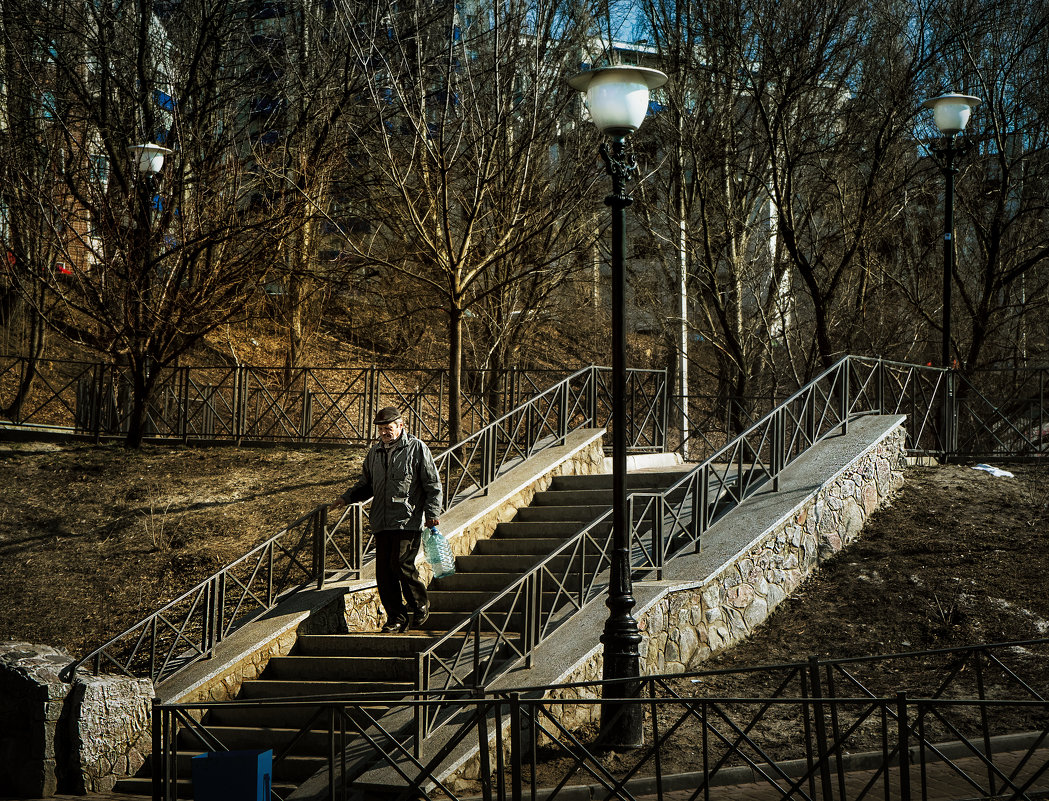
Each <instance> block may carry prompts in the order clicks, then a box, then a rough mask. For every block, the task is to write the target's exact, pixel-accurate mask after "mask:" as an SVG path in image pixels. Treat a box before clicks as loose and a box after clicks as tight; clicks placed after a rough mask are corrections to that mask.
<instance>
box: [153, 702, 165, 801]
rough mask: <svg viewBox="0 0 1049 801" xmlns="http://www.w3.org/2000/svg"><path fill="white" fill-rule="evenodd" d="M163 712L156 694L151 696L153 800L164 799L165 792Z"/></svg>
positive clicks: (160, 800)
mask: <svg viewBox="0 0 1049 801" xmlns="http://www.w3.org/2000/svg"><path fill="white" fill-rule="evenodd" d="M163 714H164V713H163V712H161V710H160V699H159V698H157V697H156V696H154V697H153V708H152V710H151V714H150V723H151V724H152V728H153V753H152V755H151V756H150V762H151V763H152V767H153V771H152V776H153V781H152V787H153V801H165V799H166V798H167V794H166V792H165V790H166V788H165V786H164V779H165V774H166V772H167V771H166V770H165V768H166V760H165V757H164V739H163V735H164V724H163V720H162V718H163Z"/></svg>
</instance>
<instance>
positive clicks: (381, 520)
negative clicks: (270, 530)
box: [331, 406, 442, 632]
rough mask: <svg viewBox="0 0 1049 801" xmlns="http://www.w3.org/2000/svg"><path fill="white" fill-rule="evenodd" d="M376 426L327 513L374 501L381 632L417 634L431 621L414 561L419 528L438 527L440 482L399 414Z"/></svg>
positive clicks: (387, 412) (390, 410) (390, 412)
mask: <svg viewBox="0 0 1049 801" xmlns="http://www.w3.org/2000/svg"><path fill="white" fill-rule="evenodd" d="M375 425H376V427H377V428H378V430H379V441H378V442H376V443H375V444H374V445H372V447H371V449H370V450H369V451H368V455H367V456H365V457H364V466H363V468H362V472H361V477H360V479H358V481H357V483H356V484H354V485H353V486H352V487H350V489H348V490H346V492H344V493H343V494H342V495H340V496H339V498H338V499H337V500H336V501H335V502H334V503H332V504H331V508H333V509H337V508H339V507H341V506H344V505H345V504H348V503H356V502H357V501H364V500H367V499H368V498H371V499H372V507H371V515H370V518H369V520H370V521H371V530H372V536H373V537H374V538H375V581H376V584H377V585H378V588H379V601H380V602H381V603H382V607H383V610H384V611H385V612H386V624H385V625H384V626H383V627H382V630H383V631H385V632H400V631H407V630H408V629H409V628H418V627H419V626H421V625H422V624H423V623H425V622H426V619H427V618H428V617H429V615H430V608H429V604H428V603H427V600H426V585H425V584H423V583H422V580H421V579H420V578H419V572H418V570H416V568H415V557H416V556H417V555H418V553H419V545H420V543H421V541H422V530H423V523H424V522H425V523H426V527H427V528H429V527H430V526H436V525H437V524H438V523H439V522H440V514H441V508H442V507H441V503H442V497H441V496H442V492H441V482H440V477H439V476H438V474H437V466H436V465H435V464H434V461H433V456H432V455H431V454H430V449H429V448H427V447H426V443H424V442H423V441H422V440H421V439H419V438H418V437H413V436H412V435H411V434H409V433H408V432H407V431H405V430H404V418H403V417H402V416H401V413H400V411H399V410H398V409H396V408H395V407H393V406H387V407H386V408H385V409H380V410H379V413H378V414H377V415H376V416H375Z"/></svg>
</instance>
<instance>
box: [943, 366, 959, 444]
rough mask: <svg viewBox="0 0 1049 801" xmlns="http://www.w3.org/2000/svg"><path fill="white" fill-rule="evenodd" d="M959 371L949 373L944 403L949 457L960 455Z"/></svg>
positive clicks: (953, 370) (951, 370)
mask: <svg viewBox="0 0 1049 801" xmlns="http://www.w3.org/2000/svg"><path fill="white" fill-rule="evenodd" d="M956 379H957V371H956V370H955V369H953V368H951V369H950V370H948V371H947V397H946V400H945V403H944V409H945V411H946V416H947V419H946V421H945V422H946V431H945V433H946V439H945V442H944V444H945V446H946V448H947V454H946V455H947V456H954V455H956V454H957V453H958V387H957V381H956Z"/></svg>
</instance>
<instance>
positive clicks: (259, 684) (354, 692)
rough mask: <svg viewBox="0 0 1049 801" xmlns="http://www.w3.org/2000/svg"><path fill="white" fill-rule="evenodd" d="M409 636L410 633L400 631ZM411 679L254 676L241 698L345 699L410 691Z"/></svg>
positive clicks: (244, 684)
mask: <svg viewBox="0 0 1049 801" xmlns="http://www.w3.org/2000/svg"><path fill="white" fill-rule="evenodd" d="M396 636H398V637H407V636H409V635H407V634H398V635H396ZM413 687H414V684H413V683H412V682H404V681H401V682H398V681H367V680H365V681H357V680H353V679H348V680H345V681H303V680H292V681H284V680H281V681H277V680H262V679H252V680H251V681H246V682H244V683H243V684H242V685H241V687H240V695H239V696H238V698H239V699H240V700H244V699H252V698H288V699H295V698H307V697H315V698H346V697H353V696H360V695H372V694H375V693H396V692H400V693H407V692H410V691H411V690H412V688H413Z"/></svg>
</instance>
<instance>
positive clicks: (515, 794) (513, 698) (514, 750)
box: [496, 693, 522, 801]
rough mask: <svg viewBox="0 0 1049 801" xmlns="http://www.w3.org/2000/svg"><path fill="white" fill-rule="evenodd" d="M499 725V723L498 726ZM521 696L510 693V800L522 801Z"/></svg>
mask: <svg viewBox="0 0 1049 801" xmlns="http://www.w3.org/2000/svg"><path fill="white" fill-rule="evenodd" d="M496 720H497V721H498V717H497V718H496ZM496 725H498V723H497V724H496ZM521 748H522V745H521V695H520V693H510V798H511V801H521V794H522V792H521V790H522V788H521V781H522V779H521V762H522V760H521Z"/></svg>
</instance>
